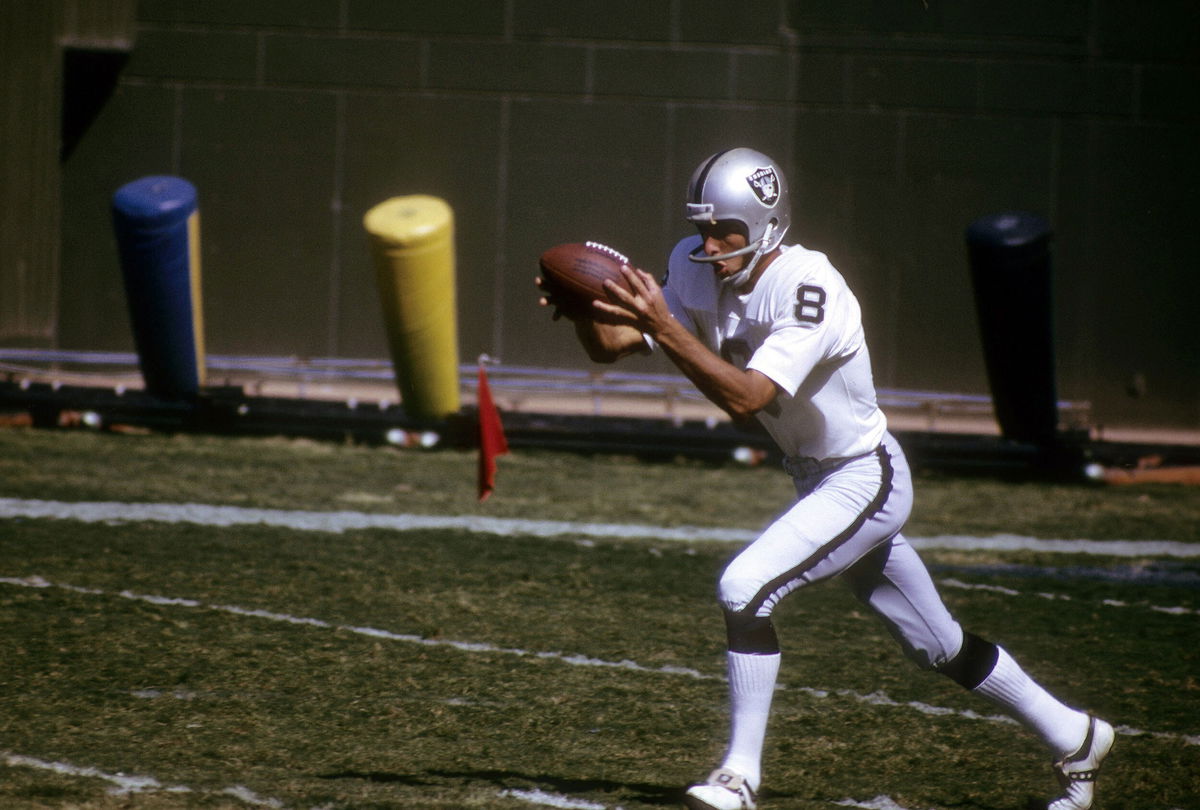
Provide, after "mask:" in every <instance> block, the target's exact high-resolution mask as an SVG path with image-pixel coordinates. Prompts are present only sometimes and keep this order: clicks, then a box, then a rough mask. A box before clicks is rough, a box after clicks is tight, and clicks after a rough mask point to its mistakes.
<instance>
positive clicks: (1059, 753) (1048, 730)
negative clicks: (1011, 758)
mask: <svg viewBox="0 0 1200 810" xmlns="http://www.w3.org/2000/svg"><path fill="white" fill-rule="evenodd" d="M997 649H999V651H1000V656H999V658H997V659H996V666H995V667H994V668H993V669H992V671H991V674H989V675H988V676H987V677H986V678H984V680H983V683H981V684H979V686H977V687H975V690H974V691H975V692H976V693H977V694H980V695H983V696H984V697H986V698H988V699H990V700H992V701H993V702H995V703H997V704H999V705H1000V706H1001V707H1003V708H1004V709H1005V710H1006V711H1007V712H1008V713H1009V714H1011V715H1012V716H1013V717H1015V718H1016V719H1017V720H1019V721H1020V722H1021V723H1023V724H1024V725H1025V726H1026V727H1027V728H1028V729H1029V730H1030V731H1032V732H1033V733H1034V734H1036V735H1038V736H1039V737H1040V738H1041V739H1042V742H1044V743H1045V744H1046V745H1047V746H1048V747H1049V748H1050V750H1051V752H1052V753H1053V754H1054V756H1055V758H1056V759H1061V758H1063V757H1065V756H1067V755H1068V754H1073V753H1075V750H1076V749H1077V748H1078V747H1079V743H1080V741H1081V740H1082V739H1083V738H1084V737H1085V736H1086V735H1087V726H1088V717H1087V715H1086V714H1084V713H1083V712H1080V711H1076V710H1075V709H1072V708H1070V707H1069V706H1065V705H1063V704H1062V703H1060V702H1059V701H1058V700H1057V699H1056V698H1055V697H1054V696H1053V695H1051V694H1050V693H1049V692H1047V691H1046V690H1045V689H1043V688H1042V687H1041V686H1039V685H1038V683H1037V682H1036V681H1034V680H1033V679H1032V678H1030V677H1029V676H1028V675H1026V674H1025V670H1023V669H1021V665H1020V664H1018V663H1017V662H1016V661H1014V660H1013V657H1012V656H1011V655H1009V654H1008V653H1007V652H1006V651H1005V650H1004V648H1003V647H999V648H997Z"/></svg>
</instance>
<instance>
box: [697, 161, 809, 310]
mask: <svg viewBox="0 0 1200 810" xmlns="http://www.w3.org/2000/svg"><path fill="white" fill-rule="evenodd" d="M685 216H686V218H687V220H688V221H689V222H693V223H696V224H697V225H700V224H704V223H710V224H711V223H716V222H720V221H723V220H735V221H737V222H740V223H742V225H744V226H745V227H746V237H747V239H748V240H749V242H748V244H747V245H746V247H744V248H742V249H741V250H735V251H731V252H730V253H724V254H721V255H720V256H705V255H704V252H703V249H701V250H697V251H696V252H694V253H693V254H691V255H690V256H688V258H689V259H691V260H692V261H694V262H705V263H712V262H722V261H725V260H727V259H731V258H733V257H735V256H741V255H744V254H746V253H753V254H754V255H753V256H752V257H751V258H750V260H749V261H748V262H747V263H746V266H745V267H744V268H743V269H742V270H740V271H739V272H738V273H737V274H736V275H734V276H732V277H731V278H727V279H725V282H726V283H728V284H732V285H733V286H735V287H736V286H738V285H740V284H742V283H744V282H745V280H746V279H747V278H749V277H750V273H751V272H753V270H754V267H755V265H757V264H758V260H759V259H761V258H762V257H763V256H764V255H766V254H767V253H770V252H771V251H772V250H774V249H775V248H777V247H778V246H779V244H780V242H782V241H783V237H784V234H786V233H787V229H788V226H789V225H790V224H791V202H790V199H789V197H788V187H787V179H786V178H785V177H784V175H783V170H782V169H780V168H779V165H778V164H776V163H775V161H773V160H771V158H769V157H767V156H766V155H764V154H763V153H762V152H756V151H754V150H753V149H746V148H744V147H739V148H737V149H728V150H726V151H724V152H718V153H717V154H715V155H712V156H711V157H709V158H707V159H706V160H704V161H702V162H701V163H700V165H699V166H697V167H696V171H695V172H693V173H692V180H691V182H690V183H689V184H688V197H687V203H686V214H685Z"/></svg>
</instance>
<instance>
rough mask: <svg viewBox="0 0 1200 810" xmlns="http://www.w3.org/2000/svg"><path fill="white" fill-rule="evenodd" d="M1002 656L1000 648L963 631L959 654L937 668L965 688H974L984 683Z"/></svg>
mask: <svg viewBox="0 0 1200 810" xmlns="http://www.w3.org/2000/svg"><path fill="white" fill-rule="evenodd" d="M999 657H1000V649H999V648H998V647H997V646H996V645H995V644H993V643H992V642H990V641H987V640H985V639H982V638H980V637H979V636H977V635H975V634H974V633H963V645H962V649H961V650H959V651H958V655H956V656H954V657H953V658H951V659H950V660H949V661H947V662H946V663H944V664H941V665H940V666H937V667H935V669H936V670H937V671H938V672H940V673H942V674H943V675H945V676H946V677H947V678H949V679H950V680H952V681H954V682H955V683H957V684H959V685H960V686H962V687H963V688H964V689H974V688H975V687H977V686H979V684H981V683H983V682H984V681H985V680H986V679H987V676H988V675H991V674H992V670H993V669H995V668H996V661H997V659H999Z"/></svg>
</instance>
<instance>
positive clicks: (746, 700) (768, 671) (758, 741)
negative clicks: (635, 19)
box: [721, 652, 781, 790]
mask: <svg viewBox="0 0 1200 810" xmlns="http://www.w3.org/2000/svg"><path fill="white" fill-rule="evenodd" d="M780 658H781V656H780V654H779V653H774V654H770V655H756V654H753V653H737V652H730V653H727V655H726V660H727V662H728V665H729V702H730V715H731V718H730V722H731V731H730V735H729V749H728V750H727V751H726V752H725V760H724V762H722V763H721V764H722V765H723V766H724V767H726V768H729V769H731V770H734V771H736V772H738V773H740V774H741V775H742V776H743V777H745V779H746V781H747V782H749V783H750V787H751V788H753V789H754V790H758V785H759V782H760V781H761V780H762V749H763V739H764V738H765V737H766V734H767V718H768V716H769V715H770V713H771V698H772V697H774V695H775V678H776V676H777V675H778V674H779V660H780Z"/></svg>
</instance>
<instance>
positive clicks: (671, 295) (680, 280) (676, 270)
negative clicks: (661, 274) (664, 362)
mask: <svg viewBox="0 0 1200 810" xmlns="http://www.w3.org/2000/svg"><path fill="white" fill-rule="evenodd" d="M700 244H701V240H700V237H699V236H687V237H684V238H683V239H680V240H679V241H678V242H677V243H676V244H675V247H674V248H673V249H672V250H671V258H670V259H669V260H668V261H667V275H666V277H665V278H664V279H663V297H664V298H665V299H666V301H667V306H668V307H669V308H670V310H671V314H672V315H674V316H675V320H677V321H679V322H680V323H681V324H683V325H684V327H686V328H687V330H688V331H689V332H691V333H692V334H695V333H696V324H695V321H694V320H693V318H692V316H691V315H690V314H689V313H688V309H687V306H686V304H685V303H684V301H685V300H686V298H687V294H688V290H687V284H688V281H689V279H690V278H691V277H692V275H693V274H694V272H695V264H694V263H693V262H691V261H690V260H689V259H688V255H689V254H690V253H691V252H692V251H693V250H695V249H696V248H697V247H699V246H700Z"/></svg>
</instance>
